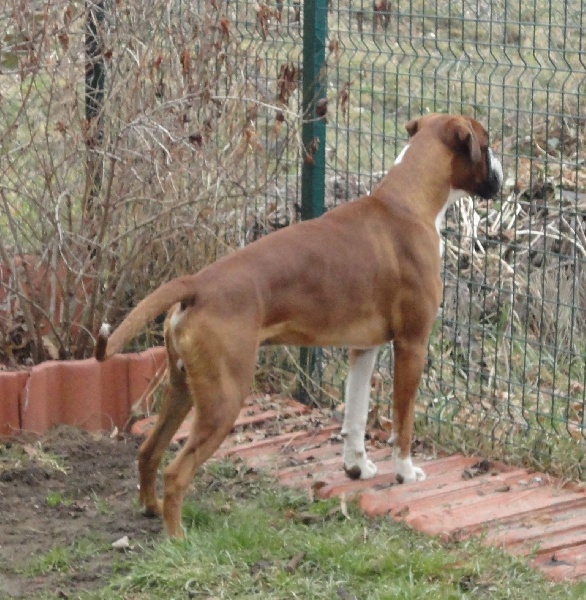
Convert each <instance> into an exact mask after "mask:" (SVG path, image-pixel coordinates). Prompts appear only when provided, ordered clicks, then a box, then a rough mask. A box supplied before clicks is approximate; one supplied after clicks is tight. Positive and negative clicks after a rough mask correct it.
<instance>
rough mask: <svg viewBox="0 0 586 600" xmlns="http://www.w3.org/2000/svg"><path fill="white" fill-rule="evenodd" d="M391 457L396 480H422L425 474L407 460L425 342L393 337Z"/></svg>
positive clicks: (425, 348)
mask: <svg viewBox="0 0 586 600" xmlns="http://www.w3.org/2000/svg"><path fill="white" fill-rule="evenodd" d="M393 346H394V350H395V377H394V390H393V439H394V449H393V459H394V463H395V474H396V477H397V481H398V482H399V483H403V482H405V483H407V482H412V481H422V480H423V479H425V473H424V472H423V470H422V469H420V468H419V467H415V466H413V462H412V461H411V441H412V439H413V421H414V414H413V413H414V410H415V398H416V396H417V389H418V387H419V381H420V379H421V375H422V373H423V366H424V364H425V354H426V350H427V344H426V342H425V341H423V342H421V341H405V340H395V341H394V343H393Z"/></svg>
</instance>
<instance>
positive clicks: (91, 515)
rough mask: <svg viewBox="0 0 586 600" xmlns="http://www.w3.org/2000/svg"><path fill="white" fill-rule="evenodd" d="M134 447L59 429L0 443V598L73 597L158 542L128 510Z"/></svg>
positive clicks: (132, 504)
mask: <svg viewBox="0 0 586 600" xmlns="http://www.w3.org/2000/svg"><path fill="white" fill-rule="evenodd" d="M139 443H140V440H139V439H137V438H135V437H132V436H129V435H120V436H116V437H115V438H114V439H111V438H110V437H109V436H108V435H106V434H90V433H86V432H83V431H80V430H78V429H73V428H69V427H63V426H61V427H58V428H56V429H54V430H52V431H50V432H49V433H48V434H46V435H45V436H43V437H42V438H38V437H32V436H21V437H19V438H17V439H15V440H13V441H10V442H8V443H5V444H0V598H2V599H4V598H27V599H29V598H35V597H38V596H43V595H44V594H47V593H49V592H51V593H53V594H56V595H57V597H61V598H72V597H76V596H77V594H79V593H82V592H83V591H86V590H92V589H95V588H97V587H100V586H102V585H104V584H105V583H106V581H107V580H108V578H109V576H110V575H111V573H112V570H113V569H114V568H116V569H120V568H123V565H122V567H121V563H123V562H124V559H125V558H127V555H128V554H136V553H140V552H141V550H142V548H143V547H144V546H145V544H147V543H148V542H149V541H150V540H156V539H158V538H159V537H160V534H161V531H162V523H161V521H160V520H159V519H149V518H146V517H144V516H142V515H141V514H140V512H139V510H138V508H137V504H136V497H137V476H136V451H137V448H138V445H139ZM51 458H54V459H55V461H53V460H51ZM124 536H128V538H129V542H130V548H127V549H125V550H124V549H123V550H120V549H116V548H113V547H112V543H113V542H115V541H117V540H119V539H121V538H123V537H124ZM55 549H65V550H66V552H67V551H68V552H69V553H68V554H67V556H66V558H65V559H63V560H62V562H60V561H59V560H58V558H59V556H60V555H59V552H60V550H56V551H55ZM51 550H53V554H54V556H53V557H52V559H48V558H47V557H51Z"/></svg>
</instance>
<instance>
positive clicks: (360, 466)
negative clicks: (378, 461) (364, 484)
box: [344, 458, 378, 479]
mask: <svg viewBox="0 0 586 600" xmlns="http://www.w3.org/2000/svg"><path fill="white" fill-rule="evenodd" d="M377 470H378V469H377V468H376V465H375V464H374V463H373V462H372V461H371V460H368V459H367V458H363V459H362V460H360V461H358V462H357V463H356V464H354V465H352V466H351V467H350V466H348V463H344V471H345V472H346V475H348V477H350V479H372V478H373V477H374V476H375V475H376V473H377Z"/></svg>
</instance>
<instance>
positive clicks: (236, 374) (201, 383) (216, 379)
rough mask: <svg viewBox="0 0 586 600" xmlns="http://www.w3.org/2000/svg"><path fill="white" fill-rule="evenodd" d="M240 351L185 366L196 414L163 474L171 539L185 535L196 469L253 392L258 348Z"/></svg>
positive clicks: (164, 506) (215, 447)
mask: <svg viewBox="0 0 586 600" xmlns="http://www.w3.org/2000/svg"><path fill="white" fill-rule="evenodd" d="M251 337H253V336H251ZM253 339H254V337H253ZM241 350H242V353H241V358H238V359H235V358H234V356H235V353H233V354H232V358H231V359H230V358H228V357H227V356H226V355H225V354H223V355H220V356H219V357H218V358H217V359H214V361H213V362H211V361H209V360H205V358H204V359H203V360H200V364H199V365H197V364H194V363H191V364H186V365H185V367H186V369H187V379H188V383H189V387H190V391H191V395H192V397H193V399H194V402H195V411H196V414H195V418H194V420H193V425H192V428H191V431H190V433H189V437H188V438H187V440H186V442H185V444H184V446H183V448H181V450H180V451H179V453H178V454H177V456H176V457H175V459H174V460H173V461H172V462H171V464H170V465H169V466H168V467H167V468H166V469H165V473H164V481H165V496H164V502H163V516H164V520H165V528H166V530H167V533H168V534H169V535H170V536H173V537H181V536H182V534H183V532H182V529H181V507H182V504H183V498H184V495H185V491H186V489H187V487H188V485H189V483H190V482H191V480H192V479H193V476H194V475H195V472H196V471H197V469H198V468H199V467H200V466H201V465H202V464H203V463H204V462H205V461H206V460H207V459H208V458H209V457H210V456H211V455H212V454H213V453H214V452H215V451H216V449H217V448H218V447H219V446H220V444H221V443H222V442H223V441H224V439H225V438H226V436H227V435H228V434H229V433H230V430H231V429H232V427H233V425H234V422H235V421H236V418H237V417H238V414H239V412H240V409H241V408H242V405H243V402H244V399H245V397H246V395H247V394H248V391H249V389H250V383H251V379H252V376H253V374H254V366H255V362H256V348H247V349H244V348H242V349H241ZM199 358H200V359H201V358H202V357H201V355H200V357H199ZM186 362H187V361H186Z"/></svg>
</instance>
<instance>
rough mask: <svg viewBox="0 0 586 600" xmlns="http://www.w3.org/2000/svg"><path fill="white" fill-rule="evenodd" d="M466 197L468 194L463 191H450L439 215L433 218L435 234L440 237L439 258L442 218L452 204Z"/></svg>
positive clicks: (441, 240)
mask: <svg viewBox="0 0 586 600" xmlns="http://www.w3.org/2000/svg"><path fill="white" fill-rule="evenodd" d="M466 196H468V192H465V191H464V190H454V189H450V193H449V194H448V199H447V200H446V202H445V204H444V206H443V208H442V209H441V210H440V211H439V213H438V214H437V217H436V218H435V228H436V230H437V234H438V235H439V236H440V242H439V252H440V256H443V254H444V240H443V239H442V234H441V230H442V227H443V224H444V217H445V215H446V210H448V208H450V206H452V204H454V202H457V201H458V200H460V198H465V197H466Z"/></svg>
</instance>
